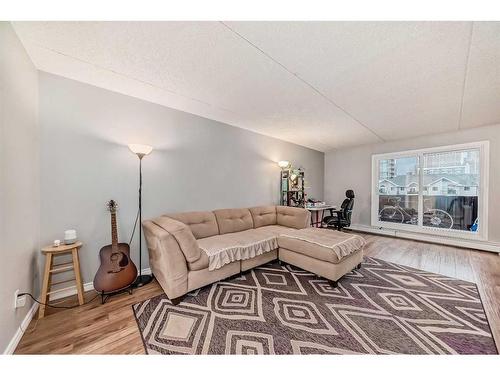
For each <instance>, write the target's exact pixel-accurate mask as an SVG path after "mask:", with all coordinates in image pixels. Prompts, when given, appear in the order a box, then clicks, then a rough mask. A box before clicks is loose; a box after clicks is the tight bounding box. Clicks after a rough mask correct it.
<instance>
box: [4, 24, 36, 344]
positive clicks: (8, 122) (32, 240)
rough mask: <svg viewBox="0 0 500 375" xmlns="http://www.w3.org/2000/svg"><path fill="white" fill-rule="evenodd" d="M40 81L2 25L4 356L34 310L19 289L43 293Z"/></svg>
mask: <svg viewBox="0 0 500 375" xmlns="http://www.w3.org/2000/svg"><path fill="white" fill-rule="evenodd" d="M37 113H38V76H37V71H36V70H35V67H34V66H33V64H32V63H31V60H30V59H29V57H28V55H27V54H26V52H25V50H24V47H23V46H22V45H21V43H20V41H19V40H18V38H17V36H16V34H15V32H14V30H13V29H12V27H11V25H10V23H8V22H0V257H1V261H0V275H1V282H0V301H1V303H0V350H1V352H3V351H4V350H5V348H6V347H7V345H8V343H9V341H10V340H11V338H12V337H13V335H14V333H15V332H16V330H17V328H18V327H19V325H20V323H21V322H22V320H23V319H24V317H25V316H26V313H27V311H28V309H29V307H30V306H31V301H30V300H28V303H27V305H26V306H25V307H23V308H19V309H17V310H15V309H14V292H15V290H16V289H19V290H21V291H28V292H32V293H34V294H37V293H38V290H39V288H38V284H39V283H40V281H39V277H38V275H37V265H36V263H37V258H38V254H39V251H38V247H39V242H38V238H39V203H40V200H39V174H38V173H39V165H38V135H39V131H38V124H37Z"/></svg>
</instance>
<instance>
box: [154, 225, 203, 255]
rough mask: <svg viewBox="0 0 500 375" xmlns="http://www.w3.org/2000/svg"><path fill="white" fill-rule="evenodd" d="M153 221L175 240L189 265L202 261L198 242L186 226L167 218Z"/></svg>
mask: <svg viewBox="0 0 500 375" xmlns="http://www.w3.org/2000/svg"><path fill="white" fill-rule="evenodd" d="M152 221H153V222H154V223H155V224H156V225H158V226H159V227H161V228H163V229H165V230H166V231H167V232H168V233H170V234H171V235H172V236H173V237H174V238H175V240H176V241H177V243H178V244H179V247H180V249H181V251H182V253H183V254H184V257H185V258H186V260H187V261H188V263H192V262H196V261H197V260H198V259H200V257H201V251H200V248H199V247H198V242H196V239H195V238H194V236H193V233H192V232H191V229H189V227H188V226H187V225H186V224H184V223H182V222H180V221H177V220H174V219H172V218H170V217H167V216H160V217H158V218H156V219H153V220H152Z"/></svg>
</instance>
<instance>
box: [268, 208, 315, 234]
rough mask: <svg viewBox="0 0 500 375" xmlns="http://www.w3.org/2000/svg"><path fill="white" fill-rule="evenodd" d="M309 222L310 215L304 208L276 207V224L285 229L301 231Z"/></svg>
mask: <svg viewBox="0 0 500 375" xmlns="http://www.w3.org/2000/svg"><path fill="white" fill-rule="evenodd" d="M310 221H311V213H310V212H309V211H307V210H306V209H305V208H298V207H287V206H276V223H277V224H278V225H284V226H285V227H290V228H295V229H303V228H307V227H308V226H309V224H310Z"/></svg>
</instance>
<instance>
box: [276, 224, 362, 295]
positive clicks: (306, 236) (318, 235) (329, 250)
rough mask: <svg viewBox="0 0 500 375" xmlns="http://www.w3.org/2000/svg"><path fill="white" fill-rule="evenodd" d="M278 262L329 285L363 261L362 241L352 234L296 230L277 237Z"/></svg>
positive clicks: (335, 283)
mask: <svg viewBox="0 0 500 375" xmlns="http://www.w3.org/2000/svg"><path fill="white" fill-rule="evenodd" d="M278 245H279V250H278V257H279V260H280V261H283V262H285V263H289V264H291V265H293V266H296V267H299V268H302V269H304V270H306V271H309V272H312V273H315V274H316V275H319V276H323V277H324V278H326V279H328V280H330V284H331V285H332V286H335V287H336V286H337V281H338V280H339V279H340V278H341V277H342V276H344V275H345V274H346V273H348V272H350V271H352V270H353V269H354V268H360V267H361V262H362V261H363V247H364V245H365V240H364V239H363V237H360V236H358V235H355V234H350V233H344V232H339V231H334V230H330V229H321V228H307V229H300V230H297V231H295V232H294V233H291V234H282V235H280V236H279V237H278Z"/></svg>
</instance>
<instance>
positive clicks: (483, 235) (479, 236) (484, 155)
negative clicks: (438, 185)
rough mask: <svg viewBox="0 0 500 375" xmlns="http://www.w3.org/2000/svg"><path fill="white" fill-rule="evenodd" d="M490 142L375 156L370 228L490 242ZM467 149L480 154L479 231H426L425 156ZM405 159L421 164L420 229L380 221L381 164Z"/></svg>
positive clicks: (418, 227) (418, 226)
mask: <svg viewBox="0 0 500 375" xmlns="http://www.w3.org/2000/svg"><path fill="white" fill-rule="evenodd" d="M489 146H490V142H489V141H479V142H470V143H461V144H452V145H445V146H439V147H431V148H422V149H416V150H407V151H398V152H389V153H383V154H373V155H372V189H371V225H372V226H374V227H378V228H381V229H382V228H385V229H394V230H401V231H408V232H416V233H422V234H426V235H429V234H431V235H437V236H447V237H450V236H453V237H458V238H463V239H476V240H481V241H487V240H488V195H489V191H488V190H489V171H490V167H489V162H490V161H489V157H490V152H489ZM468 149H478V150H479V163H480V166H479V173H480V176H479V186H478V189H477V190H478V215H477V217H478V218H479V222H480V225H479V229H478V231H477V232H470V231H460V230H456V229H444V228H431V227H425V226H423V225H422V224H423V223H422V215H421V214H420V213H422V212H423V196H424V189H423V176H424V174H423V173H421V171H423V162H424V157H423V156H424V154H427V153H433V152H450V151H462V150H468ZM403 157H416V158H417V161H418V163H419V166H418V171H419V178H418V180H419V189H418V212H419V220H418V225H408V224H401V223H390V222H386V221H379V219H378V212H379V207H378V205H379V199H378V196H379V195H380V194H379V192H378V181H379V178H378V173H379V171H378V165H379V161H380V160H383V159H397V158H403Z"/></svg>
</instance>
